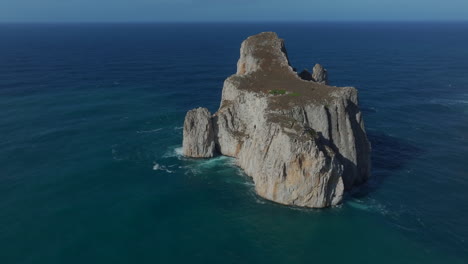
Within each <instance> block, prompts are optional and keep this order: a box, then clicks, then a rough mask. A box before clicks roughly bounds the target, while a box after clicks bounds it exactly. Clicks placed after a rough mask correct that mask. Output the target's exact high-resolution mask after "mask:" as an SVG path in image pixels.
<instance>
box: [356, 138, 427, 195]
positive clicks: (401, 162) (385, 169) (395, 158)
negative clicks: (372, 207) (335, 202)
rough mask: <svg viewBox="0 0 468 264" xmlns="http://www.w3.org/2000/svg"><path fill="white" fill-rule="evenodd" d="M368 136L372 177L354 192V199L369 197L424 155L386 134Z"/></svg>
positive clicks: (411, 145) (406, 143) (419, 149)
mask: <svg viewBox="0 0 468 264" xmlns="http://www.w3.org/2000/svg"><path fill="white" fill-rule="evenodd" d="M367 136H368V139H369V141H370V142H371V146H372V168H371V170H372V172H371V173H372V176H371V178H370V179H369V181H368V182H366V183H365V184H363V185H361V186H360V187H359V188H356V189H355V190H353V192H352V193H351V197H352V198H362V197H364V196H367V195H368V194H369V193H371V192H373V191H375V190H376V189H378V188H379V187H380V186H381V185H382V183H383V182H384V181H385V179H386V178H387V177H390V176H391V175H392V174H393V173H394V172H396V171H398V170H401V169H403V168H404V167H405V165H406V164H407V163H408V162H409V161H410V160H412V159H414V158H416V157H418V156H420V155H422V154H423V153H424V151H423V149H421V148H419V147H417V146H414V145H413V144H410V143H408V142H407V141H405V140H403V139H400V138H397V137H393V136H389V135H387V134H385V133H381V132H371V131H369V132H368V135H367Z"/></svg>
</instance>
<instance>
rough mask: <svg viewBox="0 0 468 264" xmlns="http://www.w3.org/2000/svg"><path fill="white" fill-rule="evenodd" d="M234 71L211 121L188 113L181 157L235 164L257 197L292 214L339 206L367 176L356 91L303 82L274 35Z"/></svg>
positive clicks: (244, 53) (256, 41) (252, 48)
mask: <svg viewBox="0 0 468 264" xmlns="http://www.w3.org/2000/svg"><path fill="white" fill-rule="evenodd" d="M237 66H238V69H237V74H235V75H232V76H231V77H229V78H228V79H226V81H225V82H224V87H223V93H222V99H221V106H220V108H219V110H218V111H217V112H216V113H215V114H214V115H213V116H212V117H210V114H209V112H208V110H206V109H203V108H198V109H196V110H191V111H189V112H188V113H187V117H186V119H185V124H184V144H183V145H184V155H186V156H189V157H210V156H212V155H214V151H215V149H216V151H217V152H219V154H222V155H227V156H232V157H236V158H237V163H238V165H239V166H240V167H241V168H242V169H244V171H245V173H246V174H247V175H249V176H251V177H252V178H253V181H254V183H255V189H256V191H257V193H258V194H259V195H260V196H262V197H264V198H266V199H268V200H272V201H275V202H277V203H281V204H286V205H294V206H303V207H312V208H323V207H328V206H332V205H336V204H338V203H340V202H341V201H342V198H343V193H344V191H345V190H346V189H350V188H352V187H353V186H354V185H356V184H359V183H362V182H364V181H365V180H366V179H367V178H368V177H369V176H370V144H369V142H368V140H367V136H366V133H365V130H364V123H363V120H362V117H361V112H360V111H359V108H358V101H357V90H356V89H355V88H352V87H344V88H339V87H331V86H325V85H321V84H317V83H315V82H309V81H305V80H302V79H301V78H300V77H299V76H298V75H297V73H295V72H294V71H293V69H292V68H291V66H290V64H289V60H288V57H287V53H286V50H285V47H284V42H283V40H281V39H279V38H278V37H277V35H276V34H275V33H272V32H264V33H260V34H258V35H255V36H252V37H249V38H248V39H247V40H245V41H244V42H243V43H242V47H241V56H240V59H239V62H238V64H237ZM211 127H212V128H211ZM211 131H212V132H213V133H212V134H211ZM211 135H213V136H211ZM214 145H216V147H215V146H214Z"/></svg>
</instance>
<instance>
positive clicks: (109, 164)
mask: <svg viewBox="0 0 468 264" xmlns="http://www.w3.org/2000/svg"><path fill="white" fill-rule="evenodd" d="M266 30H273V31H276V32H278V34H279V35H280V36H281V37H283V38H285V39H286V45H287V48H288V52H289V56H290V59H291V61H292V63H293V65H294V66H296V67H297V68H298V69H302V68H305V67H307V68H311V67H312V66H313V64H314V63H316V62H320V63H321V64H323V65H325V67H326V68H327V69H328V70H329V75H330V79H331V83H332V84H333V85H337V86H344V85H352V86H356V87H357V88H358V89H359V93H360V103H361V108H362V110H363V113H364V119H365V122H366V127H367V131H368V134H369V139H370V140H371V142H372V146H373V169H372V171H373V178H372V180H371V181H370V182H369V183H368V184H366V185H365V186H363V187H361V188H360V189H358V190H356V191H355V192H353V193H351V194H348V196H347V198H346V200H345V202H344V203H343V204H342V205H341V206H338V207H336V208H331V209H326V210H307V209H299V208H289V207H285V206H281V205H277V204H274V203H271V202H268V201H265V200H263V199H261V198H259V197H258V196H256V195H255V192H254V189H253V183H252V181H251V180H250V179H249V178H248V177H247V176H245V175H244V174H243V173H242V171H241V170H239V169H238V168H237V167H236V166H235V165H234V161H233V160H232V159H230V158H225V157H218V158H216V159H212V160H202V161H200V160H190V159H185V158H183V157H181V156H180V147H181V141H182V124H183V119H184V116H185V112H186V111H187V110H189V109H191V108H194V107H197V106H207V107H208V108H209V109H210V110H211V111H213V112H214V111H215V110H216V109H217V107H218V105H219V100H220V96H221V88H222V83H223V81H224V79H225V78H226V77H227V76H229V75H230V74H232V73H234V72H235V65H236V61H237V58H238V52H239V46H240V43H241V41H242V40H243V39H244V38H246V37H247V36H249V35H251V34H255V33H258V32H261V31H266ZM0 36H1V41H0V135H1V136H0V168H1V170H0V171H1V173H0V263H48V264H49V263H135V262H137V263H241V262H243V263H343V262H346V263H467V262H468V247H467V239H468V224H467V223H468V222H467V219H468V206H467V204H468V194H467V192H466V189H467V188H468V175H467V173H468V162H467V157H466V156H467V154H468V139H467V136H468V75H467V73H468V49H467V47H468V24H430V23H426V24H390V23H387V24H385V23H382V24H359V23H358V24H332V23H330V24H218V25H217V24H195V25H189V24H159V25H158V24H146V25H145V24H133V25H130V24H129V25H125V24H115V25H110V24H109V25H91V24H88V25H53V24H50V25H27V24H25V25H7V24H3V25H0Z"/></svg>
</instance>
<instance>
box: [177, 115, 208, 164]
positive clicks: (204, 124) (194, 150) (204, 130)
mask: <svg viewBox="0 0 468 264" xmlns="http://www.w3.org/2000/svg"><path fill="white" fill-rule="evenodd" d="M182 149H183V153H184V155H185V156H188V157H194V158H211V157H213V155H214V153H215V141H214V132H213V121H212V119H211V113H210V111H208V109H206V108H202V107H199V108H197V109H193V110H190V111H188V113H187V115H186V117H185V122H184V141H183V143H182Z"/></svg>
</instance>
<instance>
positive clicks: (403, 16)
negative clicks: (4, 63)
mask: <svg viewBox="0 0 468 264" xmlns="http://www.w3.org/2000/svg"><path fill="white" fill-rule="evenodd" d="M362 20H371V21H376V20H384V21H393V20H397V21H401V20H404V21H408V20H410V21H412V20H416V21H419V20H437V21H440V20H447V21H450V20H468V0H282V1H280V0H0V22H151V21H170V22H172V21H174V22H175V21H182V22H188V21H362Z"/></svg>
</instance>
